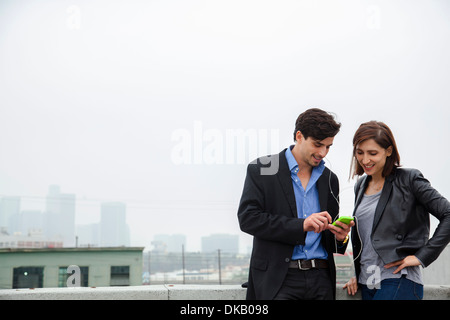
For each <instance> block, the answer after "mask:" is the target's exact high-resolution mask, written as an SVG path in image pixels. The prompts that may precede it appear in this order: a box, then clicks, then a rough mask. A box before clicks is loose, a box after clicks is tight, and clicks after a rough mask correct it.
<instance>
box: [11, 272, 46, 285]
mask: <svg viewBox="0 0 450 320" xmlns="http://www.w3.org/2000/svg"><path fill="white" fill-rule="evenodd" d="M43 280H44V267H18V268H14V271H13V289H19V288H43V286H42V284H43Z"/></svg>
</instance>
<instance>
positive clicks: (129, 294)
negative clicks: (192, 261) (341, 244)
mask: <svg viewBox="0 0 450 320" xmlns="http://www.w3.org/2000/svg"><path fill="white" fill-rule="evenodd" d="M245 293H246V289H244V288H242V287H241V286H239V285H179V284H176V285H170V284H166V285H150V286H131V287H99V288H92V287H87V288H83V287H82V288H38V289H3V290H0V300H8V299H11V300H244V299H245ZM336 298H337V300H359V299H360V298H361V297H360V295H359V294H358V295H356V296H354V297H352V296H349V295H348V294H347V292H346V290H343V289H342V285H338V287H337V297H336ZM424 300H450V286H431V285H427V286H425V287H424Z"/></svg>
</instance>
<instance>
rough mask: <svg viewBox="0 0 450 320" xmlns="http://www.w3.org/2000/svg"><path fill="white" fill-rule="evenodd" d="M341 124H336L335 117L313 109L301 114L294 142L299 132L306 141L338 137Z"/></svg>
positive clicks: (296, 122) (297, 122)
mask: <svg viewBox="0 0 450 320" xmlns="http://www.w3.org/2000/svg"><path fill="white" fill-rule="evenodd" d="M340 128H341V124H340V123H339V122H336V120H335V116H334V115H332V114H331V113H328V112H326V111H323V110H321V109H318V108H311V109H308V110H306V111H305V112H303V113H302V114H300V115H299V116H298V118H297V121H295V131H294V141H296V139H295V137H296V135H297V131H300V132H301V133H302V135H303V136H304V137H305V139H308V137H312V138H313V139H315V140H319V141H320V140H323V139H326V138H328V137H334V136H335V135H337V133H338V132H339V130H340Z"/></svg>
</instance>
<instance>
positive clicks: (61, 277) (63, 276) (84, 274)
mask: <svg viewBox="0 0 450 320" xmlns="http://www.w3.org/2000/svg"><path fill="white" fill-rule="evenodd" d="M67 268H68V267H59V270H58V287H67V278H69V277H70V276H71V275H72V274H73V273H71V274H68V273H67ZM80 273H81V274H80V277H81V279H80V286H81V287H87V286H88V279H89V267H80Z"/></svg>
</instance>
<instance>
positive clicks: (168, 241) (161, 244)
mask: <svg viewBox="0 0 450 320" xmlns="http://www.w3.org/2000/svg"><path fill="white" fill-rule="evenodd" d="M152 244H153V247H154V251H159V252H181V249H182V246H184V249H185V250H186V236H185V235H184V234H172V235H168V234H157V235H155V236H154V237H153V242H152Z"/></svg>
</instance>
